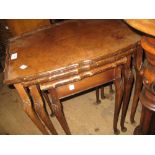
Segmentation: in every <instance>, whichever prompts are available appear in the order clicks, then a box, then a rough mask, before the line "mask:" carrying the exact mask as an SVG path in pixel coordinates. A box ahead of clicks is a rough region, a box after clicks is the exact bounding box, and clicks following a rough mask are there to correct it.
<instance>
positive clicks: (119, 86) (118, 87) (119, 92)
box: [113, 66, 124, 134]
mask: <svg viewBox="0 0 155 155" xmlns="http://www.w3.org/2000/svg"><path fill="white" fill-rule="evenodd" d="M121 67H122V66H117V67H116V68H115V81H114V85H115V91H116V93H115V108H114V119H113V129H114V134H119V133H120V131H119V130H118V129H117V123H118V117H119V113H120V109H121V104H122V96H123V87H124V86H123V85H124V84H123V79H122V77H121V72H122V68H121Z"/></svg>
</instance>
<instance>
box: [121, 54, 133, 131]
mask: <svg viewBox="0 0 155 155" xmlns="http://www.w3.org/2000/svg"><path fill="white" fill-rule="evenodd" d="M123 66H124V67H123V77H124V95H123V107H122V116H121V130H122V131H123V132H125V131H126V130H127V128H126V127H125V126H124V123H125V118H126V113H127V110H128V105H129V100H130V95H131V90H132V84H133V73H132V70H131V55H129V56H127V63H126V64H125V65H123Z"/></svg>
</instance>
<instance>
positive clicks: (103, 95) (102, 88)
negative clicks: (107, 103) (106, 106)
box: [101, 87, 106, 99]
mask: <svg viewBox="0 0 155 155" xmlns="http://www.w3.org/2000/svg"><path fill="white" fill-rule="evenodd" d="M105 98H106V97H105V94H104V87H101V99H105Z"/></svg>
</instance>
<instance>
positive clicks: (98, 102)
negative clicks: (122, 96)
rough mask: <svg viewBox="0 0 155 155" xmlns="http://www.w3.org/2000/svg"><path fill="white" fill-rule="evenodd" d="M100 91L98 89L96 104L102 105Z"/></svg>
mask: <svg viewBox="0 0 155 155" xmlns="http://www.w3.org/2000/svg"><path fill="white" fill-rule="evenodd" d="M99 91H100V89H99V88H96V104H100V103H101V100H100V92H99Z"/></svg>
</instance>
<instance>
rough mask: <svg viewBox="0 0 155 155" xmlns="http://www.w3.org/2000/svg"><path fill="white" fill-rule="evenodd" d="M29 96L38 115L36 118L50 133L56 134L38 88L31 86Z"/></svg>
mask: <svg viewBox="0 0 155 155" xmlns="http://www.w3.org/2000/svg"><path fill="white" fill-rule="evenodd" d="M29 90H30V94H31V96H32V100H33V103H34V108H35V110H36V112H37V114H38V116H39V117H40V118H41V120H42V121H43V122H44V123H45V125H46V126H47V128H48V129H49V130H50V132H51V133H52V134H54V135H56V134H57V132H56V130H55V128H54V126H53V124H52V122H51V120H50V118H49V115H48V113H47V110H46V106H45V102H44V99H43V96H42V94H41V91H40V89H39V86H36V85H33V86H30V87H29Z"/></svg>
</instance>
